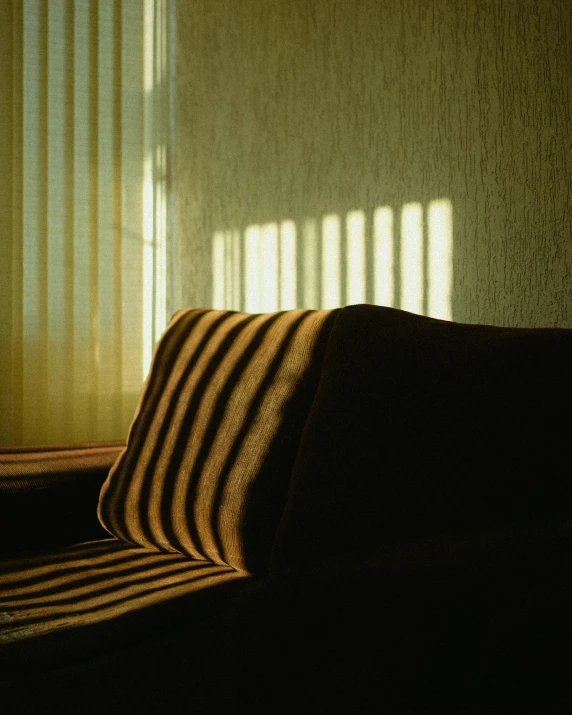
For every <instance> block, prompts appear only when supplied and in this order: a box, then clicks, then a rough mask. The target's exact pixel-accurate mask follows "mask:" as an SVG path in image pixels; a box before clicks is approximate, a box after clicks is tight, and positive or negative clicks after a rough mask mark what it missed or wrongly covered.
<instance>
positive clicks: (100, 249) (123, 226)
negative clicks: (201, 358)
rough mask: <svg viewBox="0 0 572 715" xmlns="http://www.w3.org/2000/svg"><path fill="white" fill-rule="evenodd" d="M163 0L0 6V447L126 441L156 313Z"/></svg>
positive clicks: (163, 207) (162, 282)
mask: <svg viewBox="0 0 572 715" xmlns="http://www.w3.org/2000/svg"><path fill="white" fill-rule="evenodd" d="M167 6H168V3H167V0H49V2H48V1H47V0H12V2H8V3H7V4H4V7H3V8H2V10H0V12H1V13H2V18H1V19H2V20H4V24H3V28H2V30H0V32H1V33H2V37H1V38H0V39H2V40H4V45H3V47H4V50H3V52H2V57H1V58H0V62H2V65H1V66H2V70H3V76H4V77H8V79H9V80H10V81H7V82H6V83H5V84H6V86H5V87H4V88H2V89H1V90H0V92H1V97H0V99H2V100H3V101H2V102H0V106H1V108H0V115H1V116H0V129H2V130H4V136H3V138H2V140H0V152H1V153H2V156H3V157H5V158H6V159H7V160H8V164H7V168H8V172H7V177H8V178H7V183H8V184H9V185H10V191H9V192H8V191H7V190H6V188H5V187H3V188H2V197H1V198H2V199H3V206H2V207H0V229H1V231H2V235H1V240H2V249H1V251H2V253H1V254H0V258H1V260H2V265H1V270H2V274H1V275H2V283H3V286H2V287H1V288H0V298H1V299H2V307H1V308H0V310H1V313H0V316H1V320H2V330H3V334H2V345H1V348H0V408H1V423H0V446H16V445H26V444H56V443H69V442H89V441H98V440H112V439H123V438H125V437H126V434H127V429H128V426H129V423H130V420H131V418H132V415H133V412H134V408H135V404H136V401H137V398H138V394H139V392H140V389H141V385H142V383H143V379H144V377H145V374H146V371H147V369H148V365H149V359H150V355H151V351H152V346H153V343H154V342H155V341H156V339H157V337H158V335H159V334H160V332H161V331H162V330H163V328H164V325H165V321H166V317H167V313H166V310H167V307H166V302H165V295H166V267H167V262H166V245H167V235H166V227H167V218H166V212H167V201H166V197H165V196H164V193H165V191H166V175H167V166H166V162H167V154H168V152H167V143H166V142H168V136H166V135H165V134H164V132H163V131H162V129H161V128H162V127H164V126H169V122H168V118H167V117H164V116H163V115H164V114H166V111H167V108H168V102H167V103H165V102H162V101H159V100H160V98H161V95H162V94H163V93H164V91H165V87H166V82H162V83H161V87H159V86H158V81H157V80H158V78H160V77H161V76H162V75H161V72H162V70H161V67H163V66H164V67H165V68H166V67H167V63H166V62H165V61H164V59H163V56H164V54H165V52H166V46H167V42H168V38H167V36H166V30H167V23H166V22H163V23H162V24H161V23H158V22H157V18H160V17H161V13H165V12H166V8H167ZM6 24H7V26H6ZM8 28H9V29H8ZM5 165H6V164H5Z"/></svg>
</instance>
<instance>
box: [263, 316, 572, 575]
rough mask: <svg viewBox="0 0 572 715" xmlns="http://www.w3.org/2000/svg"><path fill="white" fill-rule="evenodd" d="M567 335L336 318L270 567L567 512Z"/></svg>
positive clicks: (571, 487) (413, 319) (402, 319)
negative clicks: (377, 545) (338, 552)
mask: <svg viewBox="0 0 572 715" xmlns="http://www.w3.org/2000/svg"><path fill="white" fill-rule="evenodd" d="M571 366H572V331H571V330H558V329H542V330H541V329H537V330H526V329H517V328H512V329H511V328H497V327H490V326H481V325H462V324H458V323H451V322H445V321H440V320H433V319H430V318H425V317H422V316H418V315H413V314H411V313H406V312H403V311H398V310H393V309H390V308H381V307H377V306H367V305H363V306H350V307H348V308H345V309H344V310H342V311H341V313H340V315H339V316H338V319H337V320H336V324H335V326H334V329H333V331H332V333H331V336H330V341H329V343H328V350H327V353H326V357H325V360H324V369H323V372H322V379H321V382H320V387H319V390H318V393H317V395H316V399H315V401H314V404H313V406H312V410H311V413H310V416H309V418H308V423H307V425H306V428H305V431H304V436H303V440H302V443H301V446H300V451H299V453H298V459H297V462H296V466H295V469H294V473H293V477H292V485H291V489H290V494H289V499H288V504H287V507H286V510H285V513H284V517H283V520H282V522H281V525H280V529H279V531H278V535H277V538H276V542H275V546H274V551H273V560H272V569H273V570H274V571H280V570H282V569H285V568H290V567H293V566H295V565H296V564H299V563H300V564H301V563H306V562H312V561H316V560H319V559H320V558H322V557H323V556H325V555H328V554H329V553H331V551H332V549H335V550H336V551H342V552H343V551H345V550H355V549H359V548H363V547H371V546H373V545H375V544H379V545H383V546H385V545H387V544H397V543H399V542H400V541H402V540H407V539H411V538H415V537H423V536H430V535H437V534H443V533H454V532H457V531H459V530H466V529H474V528H477V527H480V526H482V527H487V526H489V525H490V526H493V525H495V524H503V523H511V522H515V523H527V522H531V523H535V522H536V521H537V520H540V521H543V520H548V521H550V520H551V519H560V518H568V517H569V515H570V514H571V509H572V479H571V477H572V461H571V459H570V439H571V435H572V411H571V410H570V404H572V369H571Z"/></svg>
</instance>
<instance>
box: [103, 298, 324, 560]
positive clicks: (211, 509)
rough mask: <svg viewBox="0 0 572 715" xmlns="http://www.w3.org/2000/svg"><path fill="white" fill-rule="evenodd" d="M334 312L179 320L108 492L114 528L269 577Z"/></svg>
mask: <svg viewBox="0 0 572 715" xmlns="http://www.w3.org/2000/svg"><path fill="white" fill-rule="evenodd" d="M335 313H336V311H328V310H323V311H309V310H294V311H289V312H284V313H268V314H264V315H248V314H245V313H236V312H229V311H215V310H184V311H180V312H179V313H178V314H177V315H176V316H175V317H174V318H173V320H172V321H171V323H170V325H169V327H168V329H167V331H166V333H165V334H164V336H163V338H162V339H161V341H160V342H159V344H158V346H157V348H156V351H155V356H154V359H153V364H152V367H151V372H150V375H149V378H148V381H147V383H146V386H145V388H144V390H143V394H142V397H141V399H140V403H139V406H138V408H137V412H136V415H135V418H134V421H133V424H132V426H131V430H130V433H129V437H128V441H127V447H126V450H125V452H124V453H123V454H122V456H121V457H120V458H119V459H118V461H117V462H116V464H115V465H114V467H113V469H112V470H111V472H110V474H109V477H108V479H107V481H106V483H105V484H104V486H103V488H102V491H101V495H100V501H99V511H98V514H99V518H100V520H101V522H102V524H103V525H104V526H105V528H106V529H107V530H108V531H109V532H110V533H112V534H114V535H115V536H117V537H118V538H120V539H123V540H125V541H128V542H131V543H134V544H140V545H142V546H147V547H155V548H159V549H164V550H166V551H178V552H181V553H184V554H188V555H189V556H191V557H194V558H197V559H209V560H212V561H213V562H214V563H217V564H228V565H230V566H233V567H234V568H237V569H241V570H246V571H250V572H253V573H258V572H263V571H264V570H266V569H267V567H268V560H269V555H270V549H271V546H272V543H273V540H274V537H275V532H276V528H277V526H278V522H279V520H280V516H281V514H282V511H283V508H284V504H285V501H286V494H287V490H288V484H289V480H290V476H291V471H292V466H293V463H294V459H295V456H296V453H297V450H298V446H299V440H300V434H301V431H302V428H303V426H304V423H305V421H306V418H307V414H308V410H309V408H310V405H311V403H312V400H313V398H314V394H315V390H316V386H317V384H318V379H319V374H320V369H321V362H322V358H323V353H324V347H325V342H326V340H327V337H328V334H329V331H330V328H331V324H332V321H333V318H334V316H335Z"/></svg>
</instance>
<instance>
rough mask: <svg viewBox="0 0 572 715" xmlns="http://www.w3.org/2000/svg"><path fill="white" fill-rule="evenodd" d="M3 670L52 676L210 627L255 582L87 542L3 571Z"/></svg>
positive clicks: (119, 545) (121, 546)
mask: <svg viewBox="0 0 572 715" xmlns="http://www.w3.org/2000/svg"><path fill="white" fill-rule="evenodd" d="M0 574H1V575H0V669H2V670H3V672H4V673H5V672H6V670H11V671H13V670H15V671H18V669H21V668H28V667H30V666H34V667H38V668H39V669H45V668H52V667H56V666H59V665H65V664H66V663H70V662H77V661H78V660H81V659H84V658H90V657H92V656H94V655H99V654H101V653H105V652H108V651H112V650H115V649H116V648H118V647H122V646H124V645H126V644H133V643H136V642H137V641H138V640H139V639H140V638H141V639H143V640H148V639H149V638H152V637H153V636H154V635H155V636H156V635H159V634H160V635H164V634H165V633H168V632H169V629H177V628H179V627H183V626H189V625H192V623H193V622H194V621H198V620H199V619H200V620H202V621H204V620H205V619H208V617H209V616H211V615H216V614H218V613H219V612H220V611H221V609H223V610H224V607H225V604H226V603H228V602H230V601H231V600H232V598H233V596H234V595H235V594H236V593H237V592H238V591H240V589H241V588H242V587H243V585H244V584H245V583H247V582H249V581H251V578H250V577H248V576H247V575H246V574H244V573H240V572H237V571H236V570H235V569H232V568H230V567H229V566H220V565H215V564H212V563H211V562H208V561H204V560H192V559H189V558H188V557H187V556H182V555H181V554H174V553H164V552H160V551H157V550H152V549H144V548H141V547H134V546H132V545H130V544H126V543H123V542H121V541H118V540H117V539H105V540H101V541H93V542H87V543H84V544H79V545H76V546H73V547H68V548H65V549H63V550H61V551H58V552H55V553H51V554H46V555H43V556H37V557H31V558H26V559H17V560H12V561H7V562H4V563H2V564H0Z"/></svg>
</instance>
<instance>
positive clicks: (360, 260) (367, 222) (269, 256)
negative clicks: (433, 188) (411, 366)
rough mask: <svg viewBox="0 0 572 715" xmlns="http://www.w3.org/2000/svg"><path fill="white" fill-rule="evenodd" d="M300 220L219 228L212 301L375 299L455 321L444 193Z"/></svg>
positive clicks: (238, 306)
mask: <svg viewBox="0 0 572 715" xmlns="http://www.w3.org/2000/svg"><path fill="white" fill-rule="evenodd" d="M299 226H300V228H299V227H298V224H297V223H296V222H295V221H293V220H292V219H287V220H284V221H282V222H281V223H280V224H279V223H277V222H273V223H266V224H253V225H250V226H247V227H246V229H244V230H243V231H242V232H241V231H240V230H238V229H232V230H223V231H217V232H216V233H215V234H214V236H213V244H212V271H213V305H214V307H215V308H219V309H223V308H224V309H230V310H245V311H247V312H253V313H256V312H268V311H275V310H289V309H292V308H297V307H298V308H302V307H303V308H336V307H340V306H343V305H353V304H358V303H374V304H377V305H385V306H389V307H395V308H401V309H403V310H407V311H410V312H412V313H418V314H424V315H430V316H432V317H435V318H441V319H444V320H451V319H452V308H451V298H452V296H451V289H452V250H453V211H452V205H451V202H450V200H449V199H436V200H435V201H431V202H429V203H428V204H427V205H426V206H423V204H422V203H420V202H408V203H405V204H403V205H402V206H400V207H393V206H378V207H377V208H376V209H375V210H374V211H373V212H371V214H370V215H368V214H367V213H366V212H365V211H363V210H353V211H349V212H347V213H346V215H345V216H341V215H339V214H333V213H329V214H325V215H324V216H322V217H321V218H320V219H318V218H305V219H303V220H301V221H300V223H299Z"/></svg>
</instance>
